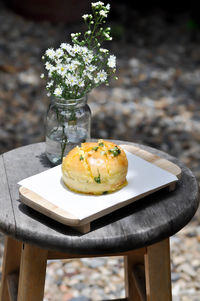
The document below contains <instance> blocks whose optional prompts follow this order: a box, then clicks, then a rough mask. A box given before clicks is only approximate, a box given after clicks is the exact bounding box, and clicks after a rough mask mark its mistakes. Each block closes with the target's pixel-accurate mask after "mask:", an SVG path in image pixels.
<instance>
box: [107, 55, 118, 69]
mask: <svg viewBox="0 0 200 301" xmlns="http://www.w3.org/2000/svg"><path fill="white" fill-rule="evenodd" d="M107 65H108V67H110V68H114V67H115V66H116V56H115V55H110V56H109V58H108V63H107Z"/></svg>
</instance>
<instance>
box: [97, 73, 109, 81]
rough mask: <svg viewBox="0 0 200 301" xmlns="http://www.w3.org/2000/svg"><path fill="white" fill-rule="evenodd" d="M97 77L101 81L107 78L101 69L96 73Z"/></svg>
mask: <svg viewBox="0 0 200 301" xmlns="http://www.w3.org/2000/svg"><path fill="white" fill-rule="evenodd" d="M97 78H98V79H99V80H100V81H101V82H104V81H105V80H106V79H107V73H106V72H105V71H104V70H101V71H100V72H98V73H97Z"/></svg>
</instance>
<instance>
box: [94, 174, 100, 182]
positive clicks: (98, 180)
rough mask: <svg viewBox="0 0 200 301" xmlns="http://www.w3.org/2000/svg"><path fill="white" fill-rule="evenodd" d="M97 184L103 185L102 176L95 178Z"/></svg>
mask: <svg viewBox="0 0 200 301" xmlns="http://www.w3.org/2000/svg"><path fill="white" fill-rule="evenodd" d="M94 180H95V182H97V183H98V184H100V183H101V178H100V174H99V175H98V177H94Z"/></svg>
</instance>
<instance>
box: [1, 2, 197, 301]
mask: <svg viewBox="0 0 200 301" xmlns="http://www.w3.org/2000/svg"><path fill="white" fill-rule="evenodd" d="M121 5H122V6H123V5H124V4H123V3H121ZM123 8H124V9H125V10H126V6H123ZM115 9H116V13H117V10H118V13H119V12H121V10H120V8H119V6H118V4H115ZM119 15H120V16H121V13H120V14H119ZM126 15H127V20H129V22H130V24H129V26H128V28H127V29H126V31H125V32H124V34H123V37H119V38H118V40H116V41H114V42H113V44H112V46H111V50H112V52H113V53H114V54H116V55H117V61H118V71H117V76H118V77H119V80H118V81H116V82H115V81H113V82H112V83H111V85H110V87H100V88H98V89H94V90H93V91H92V92H91V93H90V95H89V106H90V107H91V110H92V137H102V138H111V139H122V140H127V141H134V142H138V143H142V144H147V145H149V146H152V147H158V148H159V149H161V150H163V151H166V152H168V153H170V154H171V155H173V156H176V157H177V158H179V159H180V160H181V161H183V162H184V163H185V164H186V165H187V166H188V167H189V168H191V170H192V171H193V173H194V175H195V176H196V177H197V179H198V181H200V164H199V162H200V143H199V142H200V103H199V97H200V88H199V87H200V68H199V62H200V43H199V41H200V35H199V31H198V33H197V32H196V36H195V39H192V37H191V36H192V32H191V31H188V30H186V29H185V27H184V26H185V24H186V23H185V22H186V20H187V18H189V16H186V15H185V14H180V15H179V16H178V18H177V19H176V22H174V23H173V22H172V24H170V26H169V24H168V23H167V21H166V18H165V14H164V12H161V13H159V14H156V13H152V14H149V15H147V16H145V18H144V16H143V15H140V13H139V12H137V11H134V10H126ZM114 22H116V20H115V21H114ZM117 22H119V21H117ZM123 22H126V21H124V20H120V24H121V26H124V28H125V26H126V24H124V23H123ZM131 22H132V24H131ZM0 24H1V27H0V102H1V106H0V153H4V152H6V151H8V150H10V149H13V148H15V147H19V146H21V145H25V144H30V143H36V142H39V141H43V140H44V127H43V124H44V116H45V114H46V110H47V107H48V103H49V100H48V98H47V96H46V91H45V84H44V82H43V81H42V80H41V79H40V74H41V73H42V72H43V66H42V62H41V56H42V55H43V53H44V50H45V49H47V48H49V47H56V46H57V45H59V44H60V43H61V42H62V41H65V40H66V39H68V36H69V33H71V32H76V31H79V28H80V27H79V24H70V26H69V25H65V24H52V23H49V22H33V21H31V20H27V19H24V18H22V17H20V16H18V15H16V14H15V13H13V12H12V11H10V10H8V9H7V8H6V7H5V5H4V4H3V2H0ZM114 24H115V23H114ZM116 24H118V23H116ZM132 28H134V30H132ZM177 37H179V38H178V41H177ZM199 242H200V213H199V211H198V212H197V214H196V215H195V217H194V218H193V219H192V221H191V222H190V223H189V224H188V225H187V226H186V227H185V228H184V229H182V230H181V231H180V232H179V233H177V234H175V235H174V236H172V237H171V238H170V244H171V270H172V293H173V301H199V300H200V244H199ZM2 255H3V237H2V235H0V264H2ZM123 268H124V265H123V258H122V257H116V258H112V257H109V258H108V257H104V258H93V259H91V258H89V259H87V258H84V259H77V260H60V261H53V260H51V261H48V265H47V273H46V282H45V297H44V301H90V300H99V299H110V298H123V297H124V296H125V288H124V283H123V281H124V270H123ZM0 275H1V271H0Z"/></svg>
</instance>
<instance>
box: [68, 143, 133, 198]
mask: <svg viewBox="0 0 200 301" xmlns="http://www.w3.org/2000/svg"><path fill="white" fill-rule="evenodd" d="M127 170H128V161H127V158H126V154H125V152H124V150H123V149H122V148H120V146H118V145H116V144H115V143H112V142H108V141H104V140H102V139H100V140H98V142H85V143H82V144H81V147H79V146H77V147H75V148H73V149H72V150H71V151H70V152H69V153H68V155H67V156H66V157H65V158H63V162H62V173H63V181H64V183H65V184H66V185H67V186H68V187H69V188H70V189H72V190H74V191H77V192H83V193H91V194H102V193H105V192H112V191H115V190H117V189H120V188H121V187H122V186H124V185H125V184H126V175H127Z"/></svg>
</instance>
